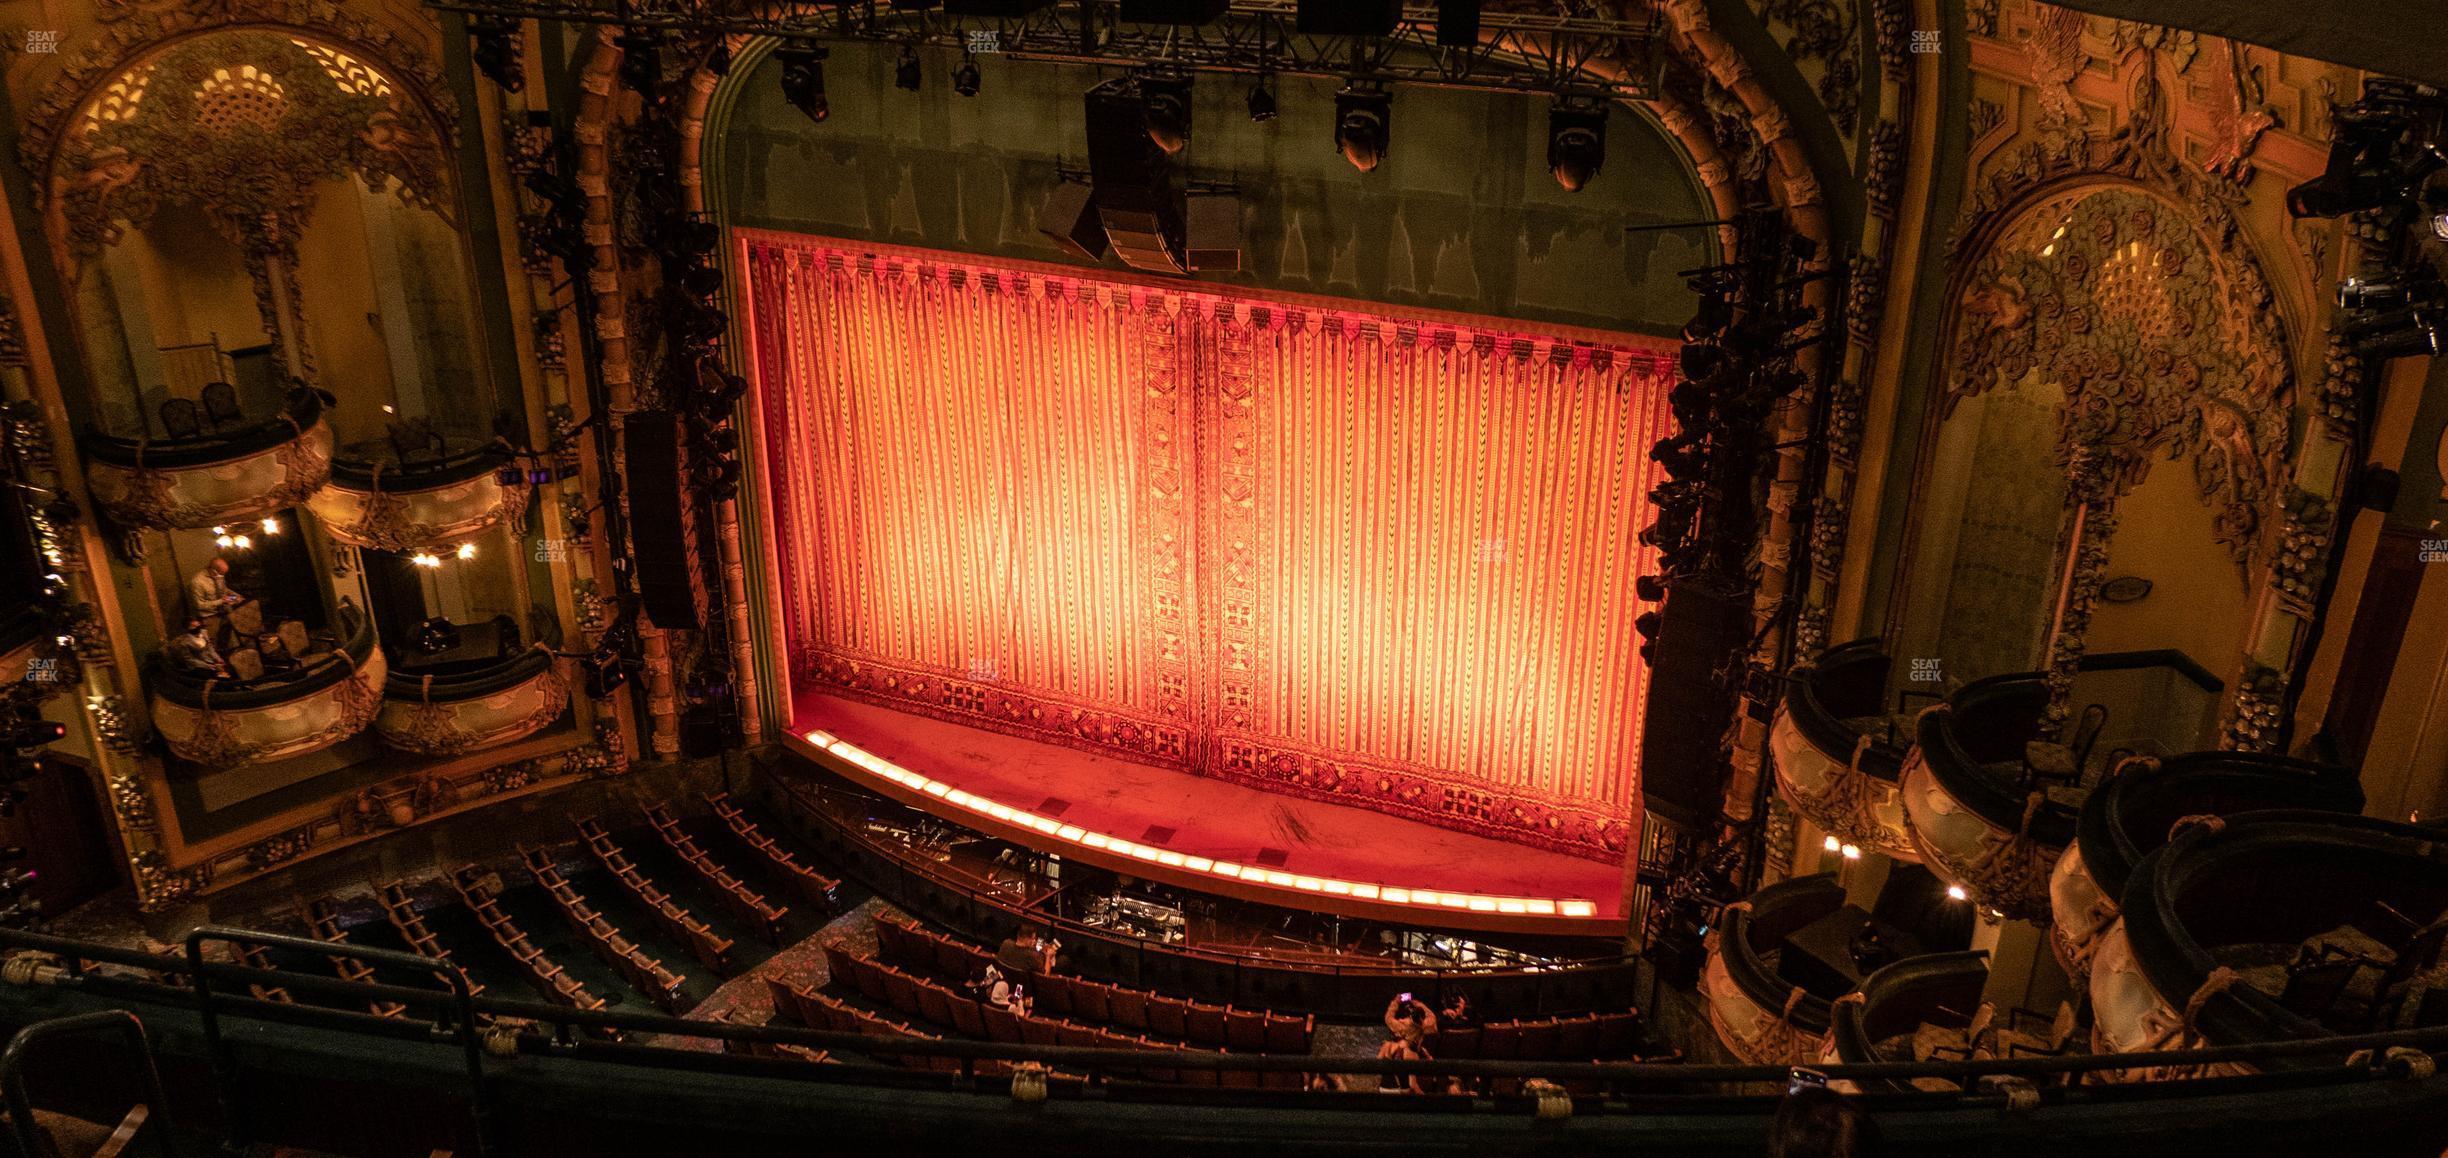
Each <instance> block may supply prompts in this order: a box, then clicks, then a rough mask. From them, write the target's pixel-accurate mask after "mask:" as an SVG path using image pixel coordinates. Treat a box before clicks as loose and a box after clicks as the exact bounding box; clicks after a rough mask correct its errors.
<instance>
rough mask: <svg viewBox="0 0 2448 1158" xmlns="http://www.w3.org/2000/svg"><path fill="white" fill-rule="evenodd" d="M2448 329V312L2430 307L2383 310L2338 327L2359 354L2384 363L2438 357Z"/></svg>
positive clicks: (2351, 320) (2350, 319)
mask: <svg viewBox="0 0 2448 1158" xmlns="http://www.w3.org/2000/svg"><path fill="white" fill-rule="evenodd" d="M2444 329H2448V312H2442V311H2441V310H2440V309H2438V308H2437V307H2435V306H2428V305H2424V306H2409V307H2406V308H2404V309H2396V310H2381V311H2378V312H2376V313H2370V314H2365V315H2363V316H2361V317H2354V318H2349V319H2347V320H2346V321H2345V322H2343V323H2341V324H2340V325H2339V326H2338V332H2339V333H2341V334H2344V335H2345V336H2346V337H2348V338H2350V339H2352V348H2353V350H2354V352H2355V353H2357V354H2359V355H2361V356H2363V357H2366V358H2372V359H2375V360H2380V361H2386V360H2387V359H2390V358H2428V357H2435V356H2437V355H2438V354H2439V353H2440V351H2441V349H2442V348H2443V347H2442V341H2441V338H2442V331H2443V330H2444Z"/></svg>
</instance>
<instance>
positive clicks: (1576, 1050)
mask: <svg viewBox="0 0 2448 1158" xmlns="http://www.w3.org/2000/svg"><path fill="white" fill-rule="evenodd" d="M1523 1056H1524V1057H1527V1056H1529V1054H1528V1053H1527V1052H1526V1051H1525V1052H1524V1054H1523ZM1554 1056H1556V1057H1558V1058H1561V1059H1563V1060H1565V1061H1576V1062H1578V1061H1589V1060H1592V1059H1594V1058H1596V1057H1597V1056H1598V1017H1597V1015H1596V1014H1591V1015H1589V1016H1587V1017H1567V1018H1564V1019H1562V1020H1560V1021H1558V1022H1556V1042H1555V1054H1554Z"/></svg>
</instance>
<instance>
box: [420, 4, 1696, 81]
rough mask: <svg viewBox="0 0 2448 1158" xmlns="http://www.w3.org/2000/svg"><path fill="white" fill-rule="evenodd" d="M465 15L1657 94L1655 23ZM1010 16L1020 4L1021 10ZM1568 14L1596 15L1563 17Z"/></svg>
mask: <svg viewBox="0 0 2448 1158" xmlns="http://www.w3.org/2000/svg"><path fill="white" fill-rule="evenodd" d="M427 3H428V6H430V7H432V8H435V9H439V10H442V11H449V12H461V13H466V14H469V15H494V16H512V17H520V18H527V19H535V20H556V21H564V22H571V23H581V24H614V25H623V26H628V27H634V28H660V29H669V30H673V31H677V32H683V33H691V34H699V35H703V34H713V33H722V34H733V35H752V36H774V37H782V38H788V39H797V40H813V41H825V40H833V41H845V40H864V41H876V42H883V43H889V44H907V45H933V46H938V47H943V48H952V49H960V50H964V51H970V52H975V53H999V54H1002V55H1006V56H1013V57H1021V58H1025V59H1036V60H1056V61H1072V62H1079V63H1088V64H1100V65H1112V66H1126V67H1127V66H1135V65H1158V64H1161V65H1170V66H1174V67H1179V68H1184V69H1188V70H1190V71H1193V72H1226V73H1261V72H1269V73H1275V74H1279V75H1286V76H1319V77H1330V78H1337V79H1342V78H1352V77H1364V78H1370V79H1374V80H1377V81H1380V82H1382V83H1385V84H1389V85H1437V86H1442V87H1448V88H1468V89H1484V90H1492V91H1505V92H1525V91H1526V92H1545V93H1561V92H1572V93H1586V94H1589V95H1592V96H1601V95H1603V96H1613V97H1621V98H1626V99H1642V98H1646V97H1649V96H1653V95H1655V93H1656V89H1657V77H1658V72H1659V67H1660V59H1661V55H1660V53H1661V49H1660V46H1659V43H1658V33H1659V28H1658V21H1657V17H1656V16H1655V14H1654V13H1652V12H1650V11H1649V10H1648V8H1647V7H1646V6H1632V7H1634V10H1635V11H1637V12H1639V13H1641V15H1640V17H1639V18H1638V19H1632V20H1626V19H1620V18H1616V17H1613V16H1598V15H1582V14H1567V15H1559V14H1550V13H1526V12H1504V11H1494V10H1490V11H1486V12H1484V13H1483V14H1482V16H1481V17H1480V38H1479V42H1478V43H1477V44H1475V45H1471V46H1468V47H1450V48H1449V47H1446V46H1443V45H1440V44H1438V43H1437V42H1436V9H1435V8H1434V7H1433V6H1430V7H1406V8H1405V9H1404V10H1403V14H1402V19H1401V21H1400V22H1399V23H1398V24H1397V26H1396V27H1395V29H1394V31H1393V33H1392V34H1391V35H1388V36H1317V35H1312V34H1308V33H1303V32H1301V31H1300V30H1299V29H1298V28H1297V27H1296V20H1295V12H1296V8H1297V3H1296V0H1232V3H1231V7H1230V9H1229V10H1228V11H1227V12H1226V14H1225V15H1224V17H1223V18H1222V19H1219V20H1216V21H1214V22H1212V23H1208V24H1185V25H1168V24H1128V23H1124V22H1123V21H1122V19H1121V0H1058V2H1056V3H1051V4H1047V5H1045V6H1043V7H1040V8H1038V9H1037V10H1035V11H1033V12H1030V13H1027V14H1026V15H1021V16H1007V17H992V16H953V15H949V14H947V13H946V12H945V11H944V10H943V8H942V7H940V6H929V7H925V8H903V7H897V6H894V5H892V4H890V3H879V2H878V0H851V2H848V3H817V2H808V0H801V2H798V3H791V2H787V0H427ZM1012 6H1013V7H1021V6H1023V5H1021V4H1018V3H1015V4H1013V5H1012ZM1567 7H1568V8H1570V9H1572V10H1574V11H1575V12H1582V11H1586V10H1588V9H1590V8H1592V7H1594V6H1593V5H1590V4H1587V3H1575V4H1571V5H1568V6H1567Z"/></svg>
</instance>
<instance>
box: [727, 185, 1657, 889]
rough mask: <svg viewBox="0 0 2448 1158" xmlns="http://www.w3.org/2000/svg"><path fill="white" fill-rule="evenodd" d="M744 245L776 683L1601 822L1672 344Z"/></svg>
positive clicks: (1393, 803) (1634, 784) (1174, 757)
mask: <svg viewBox="0 0 2448 1158" xmlns="http://www.w3.org/2000/svg"><path fill="white" fill-rule="evenodd" d="M741 243H742V245H743V250H744V253H745V256H746V258H747V265H746V267H747V269H748V271H749V286H750V293H749V306H750V309H749V312H750V315H751V319H752V327H753V330H754V334H753V339H752V347H753V350H754V354H755V358H756V371H757V377H758V380H759V383H760V389H761V390H762V391H763V398H764V408H765V416H766V418H765V420H766V426H767V429H766V440H767V445H768V452H769V454H770V455H771V458H772V462H771V463H770V466H771V471H770V477H771V478H772V479H773V480H774V481H773V486H772V492H773V493H772V496H771V497H772V500H773V511H774V513H775V518H776V523H777V530H778V538H779V543H780V546H781V554H782V557H783V559H784V564H783V568H782V570H783V588H784V591H783V603H784V614H785V618H786V624H785V628H786V635H787V638H788V641H789V649H790V658H791V667H792V671H793V674H794V677H795V678H797V679H798V680H799V681H800V683H801V685H802V686H807V685H809V684H811V683H813V684H816V685H819V686H823V687H826V688H827V689H828V690H833V691H839V692H843V693H847V694H852V695H858V696H862V697H865V698H870V699H876V700H881V701H884V702H887V703H890V704H892V705H893V706H895V707H899V708H902V709H905V710H914V711H920V712H924V713H927V714H931V715H938V716H943V717H946V718H952V719H957V720H960V721H962V722H965V723H973V724H979V725H984V726H989V727H996V728H1000V729H1004V730H1009V731H1015V732H1019V733H1023V734H1027V735H1030V736H1032V737H1035V738H1046V739H1055V740H1058V741H1062V742H1066V743H1072V744H1079V745H1085V746H1090V747H1094V748H1096V749H1099V750H1104V751H1115V752H1120V753H1123V754H1128V755H1132V756H1134V757H1136V758H1139V759H1143V760H1149V761H1152V762H1157V763H1162V764H1167V765H1171V766H1177V767H1182V768H1185V769H1189V770H1193V771H1197V772H1201V773H1204V774H1208V775H1216V776H1223V777H1227V778H1232V779H1238V780H1243V781H1246V782H1251V783H1256V784H1259V785H1261V786H1264V787H1267V788H1270V789H1274V790H1278V791H1286V792H1292V793H1295V794H1299V795H1305V796H1311V797H1318V798H1324V799H1332V800H1336V801H1341V802H1346V803H1353V804H1359V805H1363V806H1367V807H1374V808H1378V809H1381V810H1385V811H1389V812H1394V813H1398V814H1403V815H1408V816H1412V817H1415V818H1418V819H1423V820H1429V821H1432V822H1436V823H1440V824H1445V825H1448V826H1452V827H1457V828H1462V829H1466V830H1471V831H1479V832H1484V833H1486V834H1489V835H1495V836H1502V837H1505V838H1508V839H1516V840H1528V841H1531V842H1534V843H1538V844H1542V845H1546V846H1549V847H1556V848H1562V849H1567V850H1571V851H1577V852H1584V853H1587V854H1589V855H1593V856H1620V855H1621V852H1622V849H1623V842H1624V841H1625V840H1626V839H1627V837H1628V834H1629V833H1630V832H1631V831H1632V825H1633V824H1634V822H1635V821H1636V820H1637V814H1638V800H1639V795H1638V787H1639V776H1638V753H1639V739H1640V705H1641V697H1642V684H1643V679H1644V678H1645V670H1644V668H1643V665H1642V664H1641V663H1640V660H1639V658H1638V655H1637V645H1638V638H1637V636H1636V635H1635V634H1634V632H1633V631H1632V628H1631V621H1632V619H1633V617H1634V616H1636V615H1637V614H1638V613H1639V612H1640V610H1641V607H1640V606H1639V605H1638V604H1637V603H1636V602H1635V600H1634V598H1633V595H1632V583H1633V580H1634V578H1635V577H1637V576H1638V575H1639V574H1641V573H1642V572H1643V570H1644V569H1646V568H1649V567H1651V566H1652V565H1653V561H1652V559H1651V557H1650V554H1649V552H1648V551H1647V549H1646V548H1643V547H1641V546H1640V545H1639V543H1638V541H1637V535H1638V532H1639V530H1640V528H1641V527H1642V526H1645V525H1646V524H1647V522H1648V519H1649V513H1648V509H1647V508H1648V500H1647V493H1648V489H1649V487H1650V485H1651V483H1652V479H1651V477H1650V469H1651V468H1650V463H1649V461H1648V458H1647V450H1648V447H1649V446H1650V445H1651V444H1652V443H1654V442H1655V440H1656V439H1657V438H1658V437H1660V436H1661V435H1662V434H1663V433H1664V430H1665V424H1666V423H1668V422H1669V421H1671V419H1670V418H1669V417H1668V416H1667V413H1666V408H1665V404H1664V393H1665V386H1666V384H1667V380H1666V377H1665V373H1664V369H1663V359H1664V357H1665V356H1666V355H1667V352H1668V351H1667V350H1666V349H1665V348H1664V347H1662V346H1660V345H1657V344H1650V343H1639V342H1638V340H1637V339H1623V340H1621V341H1620V342H1604V343H1601V342H1595V341H1590V340H1574V339H1571V338H1566V337H1559V336H1554V335H1534V334H1525V333H1516V332H1511V331H1509V330H1497V329H1491V328H1486V327H1485V323H1482V322H1480V321H1478V320H1475V319H1462V318H1449V317H1431V316H1411V315H1397V314H1391V313H1380V312H1374V311H1371V310H1366V309H1362V308H1358V307H1356V306H1354V305H1347V304H1342V303H1334V304H1331V305H1329V304H1327V303H1308V302H1284V301H1276V300H1272V299H1269V298H1264V297H1259V296H1255V295H1247V294H1241V293H1215V292H1209V291H1206V290H1204V289H1202V290H1200V291H1196V292H1191V291H1187V290H1182V289H1175V288H1173V287H1170V286H1153V285H1144V284H1135V283H1122V282H1106V281H1100V280H1093V279H1087V278H1081V277H1077V276H1075V275H1071V274H1068V273H1051V272H1044V271H1037V270H1028V269H1014V268H995V267H988V266H983V265H977V264H972V263H967V262H960V261H953V260H949V259H945V258H942V257H939V256H937V255H929V254H920V253H916V252H901V251H889V250H877V249H874V248H872V247H861V248H858V249H846V248H838V247H835V246H834V245H833V244H831V243H828V242H825V241H823V240H820V239H814V238H805V237H796V236H792V235H785V234H768V233H748V234H744V235H743V236H742V239H741Z"/></svg>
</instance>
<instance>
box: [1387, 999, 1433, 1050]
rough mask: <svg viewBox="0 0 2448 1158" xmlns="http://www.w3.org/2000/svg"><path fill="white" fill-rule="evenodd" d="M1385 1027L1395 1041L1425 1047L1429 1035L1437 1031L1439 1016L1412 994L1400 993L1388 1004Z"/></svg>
mask: <svg viewBox="0 0 2448 1158" xmlns="http://www.w3.org/2000/svg"><path fill="white" fill-rule="evenodd" d="M1385 1025H1386V1032H1388V1033H1391V1034H1393V1035H1394V1040H1396V1041H1401V1042H1407V1043H1409V1044H1411V1045H1413V1046H1425V1045H1426V1044H1427V1041H1428V1038H1429V1035H1431V1034H1434V1033H1435V1032H1436V1031H1437V1016H1436V1014H1435V1013H1434V1012H1432V1011H1430V1010H1429V1008H1428V1006H1427V1005H1426V1004H1425V1003H1423V1002H1420V1001H1418V1000H1415V999H1414V998H1413V996H1412V995H1411V994H1408V993H1399V994H1396V995H1395V997H1394V1000H1392V1001H1389V1002H1387V1003H1386V1011H1385Z"/></svg>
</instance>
